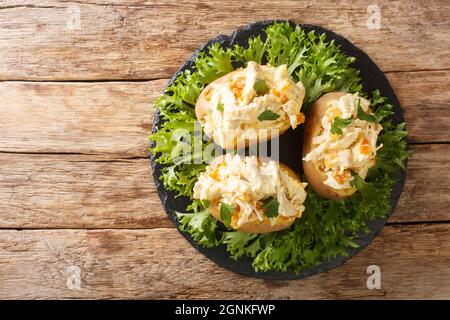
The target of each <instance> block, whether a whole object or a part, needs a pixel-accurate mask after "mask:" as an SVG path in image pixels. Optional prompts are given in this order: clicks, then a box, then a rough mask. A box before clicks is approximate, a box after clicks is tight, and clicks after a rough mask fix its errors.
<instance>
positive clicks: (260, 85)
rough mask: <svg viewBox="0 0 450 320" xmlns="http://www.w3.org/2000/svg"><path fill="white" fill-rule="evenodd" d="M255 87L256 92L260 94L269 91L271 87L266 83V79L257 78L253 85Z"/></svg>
mask: <svg viewBox="0 0 450 320" xmlns="http://www.w3.org/2000/svg"><path fill="white" fill-rule="evenodd" d="M253 89H255V91H256V94H257V95H258V96H263V95H265V94H266V93H267V92H269V88H268V87H267V85H266V82H265V81H264V80H260V79H259V80H256V81H255V84H254V85H253Z"/></svg>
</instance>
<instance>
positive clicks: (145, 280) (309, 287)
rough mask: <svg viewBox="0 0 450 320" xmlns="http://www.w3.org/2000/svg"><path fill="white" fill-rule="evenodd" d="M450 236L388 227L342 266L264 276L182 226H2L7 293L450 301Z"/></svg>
mask: <svg viewBox="0 0 450 320" xmlns="http://www.w3.org/2000/svg"><path fill="white" fill-rule="evenodd" d="M449 237H450V224H438V225H408V226H388V227H386V228H385V229H384V230H383V231H382V233H381V234H380V235H379V236H378V237H377V238H376V239H375V240H374V242H373V243H372V244H371V245H370V246H369V247H368V248H366V249H364V250H363V251H362V252H361V253H359V254H358V255H356V256H355V257H353V258H352V259H351V260H350V261H348V262H347V263H346V264H344V265H343V266H340V267H337V268H335V269H333V270H331V271H329V272H326V273H322V274H320V275H316V276H313V277H310V278H306V279H303V280H298V281H265V280H260V279H253V278H248V277H243V276H240V275H237V274H234V273H232V272H229V271H227V270H225V269H222V268H220V267H218V266H216V265H215V264H214V263H212V262H211V261H209V260H208V259H207V258H205V257H204V256H203V255H201V254H199V253H197V252H196V251H195V249H194V248H192V247H191V246H190V245H189V244H188V243H187V242H186V241H185V240H184V239H183V238H182V237H181V235H179V234H178V232H177V231H176V230H175V229H164V228H163V229H153V230H92V231H86V230H53V231H52V230H36V231H30V230H24V231H14V230H1V231H0V265H1V266H2V267H1V268H0V297H1V298H6V299H13V298H27V299H28V298H38V299H46V298H100V299H102V298H106V299H107V298H139V299H145V298H150V299H151V298H153V299H155V298H190V299H192V298H213V299H269V298H273V299H317V298H337V299H343V298H402V299H404V298H448V297H449V295H450V269H449V268H448V265H449V263H450V242H449V241H448V239H449ZM181 265H182V266H183V267H182V268H180V266H181ZM369 265H378V266H379V267H380V269H381V289H380V290H368V289H367V287H366V281H367V277H368V274H367V267H368V266H369ZM77 274H79V278H78V279H80V281H79V282H78V281H77ZM217 288H220V290H217Z"/></svg>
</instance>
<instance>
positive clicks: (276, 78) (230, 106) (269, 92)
mask: <svg viewBox="0 0 450 320" xmlns="http://www.w3.org/2000/svg"><path fill="white" fill-rule="evenodd" d="M304 96H305V88H304V86H303V84H302V83H301V82H299V83H297V84H295V83H294V81H293V80H292V79H291V77H290V76H289V73H288V71H287V67H286V65H282V66H279V67H273V66H271V65H259V64H257V63H256V62H253V61H250V62H249V63H248V66H247V67H246V68H241V69H237V70H235V71H233V72H230V73H228V74H226V75H224V76H223V77H221V78H219V79H217V80H215V81H213V82H212V83H210V84H209V85H208V86H206V87H205V88H204V89H203V90H202V92H201V93H200V95H199V97H198V99H197V102H196V104H195V113H196V116H197V119H198V121H199V122H200V124H201V125H202V127H203V131H204V132H205V133H206V135H208V136H209V137H210V138H211V139H212V140H213V141H214V142H215V143H217V144H218V145H219V146H221V147H222V148H224V149H237V148H242V147H247V146H250V145H253V144H256V143H260V142H263V141H266V140H269V139H272V138H274V137H276V136H278V135H280V134H282V133H284V132H285V131H286V130H287V129H288V128H289V127H292V128H295V127H296V126H297V125H299V124H300V123H303V122H304V116H303V114H302V113H301V112H300V109H301V106H302V103H303V98H304Z"/></svg>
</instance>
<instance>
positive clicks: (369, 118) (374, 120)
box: [357, 99, 377, 122]
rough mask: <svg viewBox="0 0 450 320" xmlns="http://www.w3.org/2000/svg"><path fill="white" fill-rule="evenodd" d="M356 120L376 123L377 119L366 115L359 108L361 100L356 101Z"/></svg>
mask: <svg viewBox="0 0 450 320" xmlns="http://www.w3.org/2000/svg"><path fill="white" fill-rule="evenodd" d="M357 116H358V119H360V120H364V121H367V122H376V121H377V118H376V117H375V116H374V115H371V114H367V113H365V112H364V111H363V109H362V107H361V99H358V113H357Z"/></svg>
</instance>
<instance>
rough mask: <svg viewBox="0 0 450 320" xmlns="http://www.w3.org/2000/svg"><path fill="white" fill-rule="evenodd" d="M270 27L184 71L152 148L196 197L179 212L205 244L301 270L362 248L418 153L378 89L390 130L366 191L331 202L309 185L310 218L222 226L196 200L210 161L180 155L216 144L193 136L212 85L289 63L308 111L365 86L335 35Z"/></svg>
mask: <svg viewBox="0 0 450 320" xmlns="http://www.w3.org/2000/svg"><path fill="white" fill-rule="evenodd" d="M265 32H266V34H267V37H266V39H265V40H262V39H261V37H252V38H250V39H249V40H248V46H246V47H242V46H239V45H235V46H234V47H233V48H228V49H224V48H222V47H221V46H220V45H219V44H217V43H215V44H213V45H212V46H211V47H209V48H208V52H207V53H200V54H199V55H198V57H197V58H196V60H195V65H194V68H193V70H194V71H184V72H183V73H181V74H180V75H179V76H178V77H177V79H176V80H175V81H174V82H173V84H172V85H170V86H169V87H168V88H167V89H166V91H165V92H164V94H163V95H162V96H161V98H159V99H158V100H157V102H156V107H157V108H159V110H160V114H161V117H162V120H163V121H162V123H161V125H160V126H159V127H158V128H157V130H156V132H154V133H153V134H152V135H151V137H150V139H151V140H152V142H153V145H152V148H151V152H152V153H153V154H154V155H155V156H156V157H155V158H156V161H157V162H158V163H160V164H162V165H163V169H162V174H161V177H160V178H161V181H162V182H163V184H164V187H165V188H166V189H167V190H172V191H174V192H175V193H176V194H177V195H178V196H185V197H187V198H189V199H190V200H191V205H190V206H189V207H188V208H187V209H186V212H185V213H177V217H178V221H179V223H180V228H181V229H182V230H183V231H185V232H188V233H189V234H190V235H191V236H192V238H193V239H194V240H195V241H196V242H197V243H198V244H199V245H202V246H205V247H214V246H217V245H219V244H223V245H225V246H226V248H227V251H228V252H229V254H230V257H231V258H232V259H239V258H240V257H242V256H248V257H250V258H252V259H253V267H254V269H255V270H256V271H269V270H278V271H286V270H294V271H296V272H299V271H301V270H302V269H305V268H309V267H312V266H315V265H317V264H319V263H321V262H324V261H327V260H329V259H331V258H334V257H336V256H342V257H346V256H347V255H348V253H347V249H348V248H357V247H359V245H358V244H357V243H356V241H355V240H356V238H357V236H358V234H360V233H361V232H368V231H369V229H368V226H367V222H368V221H370V220H373V219H376V218H381V217H385V216H386V214H387V213H388V212H389V210H390V195H391V190H392V186H393V185H394V184H395V182H396V180H397V179H398V173H399V172H400V170H402V169H404V162H405V160H406V159H407V158H408V157H409V156H410V151H408V149H407V141H406V138H407V133H406V130H405V125H404V123H402V124H393V123H392V122H391V120H390V118H391V115H392V108H393V106H392V105H391V104H389V103H388V102H387V100H386V99H385V98H384V97H382V96H381V95H380V93H379V92H378V91H374V92H372V96H371V97H370V98H371V105H372V108H373V111H374V113H375V116H376V119H377V122H379V123H380V124H381V125H382V126H383V128H384V129H383V131H382V133H381V135H380V136H379V141H378V142H379V143H383V148H381V149H380V150H379V151H378V154H377V162H376V165H375V166H374V167H373V168H371V170H370V171H369V174H368V177H367V179H366V181H364V180H362V179H357V178H356V179H355V180H354V182H353V183H354V185H355V187H356V188H357V189H358V192H356V193H355V194H354V195H353V196H352V197H350V198H348V199H345V200H326V199H323V198H321V197H319V196H318V195H317V194H316V193H315V192H314V191H313V190H312V189H311V188H310V187H308V188H307V192H308V196H307V198H306V201H305V212H304V214H303V216H302V217H301V218H300V219H297V220H296V222H295V223H294V224H293V225H292V226H291V227H290V228H288V229H285V230H282V231H278V232H273V233H268V234H249V233H242V232H239V231H235V230H225V231H224V229H223V228H219V227H218V225H217V222H216V220H215V219H214V218H213V217H212V216H211V215H210V214H209V213H208V209H207V208H208V203H205V202H202V201H198V200H194V199H193V198H192V195H193V186H194V184H195V182H196V181H197V179H198V176H199V175H200V173H201V172H203V171H204V170H205V167H206V164H204V163H200V164H194V163H192V161H191V163H192V164H187V163H184V162H183V161H180V160H183V158H181V159H180V157H179V156H178V155H181V154H186V153H183V152H182V151H185V150H191V151H192V152H189V153H187V154H188V156H187V157H190V158H191V159H190V160H193V159H194V158H196V157H199V156H200V157H201V155H199V154H198V153H199V152H202V153H203V152H204V151H205V149H206V148H208V147H209V146H210V144H211V141H209V140H207V141H206V142H205V143H203V146H202V147H203V149H202V150H194V149H193V143H192V141H190V140H189V139H187V138H186V137H193V132H194V123H195V121H196V117H195V112H194V105H195V102H196V100H197V98H198V96H199V94H200V92H201V91H202V89H203V88H204V87H205V86H206V85H207V84H209V83H211V82H212V81H214V80H215V79H217V78H219V77H221V76H223V75H225V74H227V73H229V72H231V71H233V70H234V67H235V66H240V65H245V64H246V63H247V62H248V61H256V62H257V63H260V64H264V63H270V64H272V65H274V66H279V65H281V64H286V65H287V66H288V70H289V73H290V74H291V77H292V78H293V80H294V81H296V82H297V81H302V83H303V84H304V85H305V89H306V95H305V100H304V105H303V107H302V110H305V112H308V109H309V107H310V106H311V105H312V104H313V103H314V101H315V100H316V99H318V98H319V97H320V96H321V95H322V94H324V93H326V92H330V91H345V92H351V93H354V92H359V93H361V91H362V84H361V80H360V78H359V71H358V70H356V69H354V68H353V67H352V66H351V64H352V63H353V62H354V60H355V59H354V58H353V57H349V56H347V55H345V54H344V53H342V52H341V50H340V49H339V47H338V46H337V45H336V44H335V43H334V41H331V42H327V41H326V37H325V34H322V35H317V34H316V33H315V32H313V31H312V32H309V33H306V32H305V31H304V30H303V29H302V28H301V27H298V26H297V27H295V28H294V27H292V26H291V25H290V24H288V23H273V24H271V25H270V26H268V27H267V28H266V30H265Z"/></svg>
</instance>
